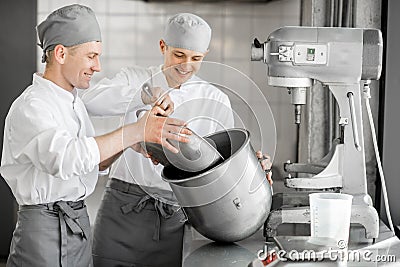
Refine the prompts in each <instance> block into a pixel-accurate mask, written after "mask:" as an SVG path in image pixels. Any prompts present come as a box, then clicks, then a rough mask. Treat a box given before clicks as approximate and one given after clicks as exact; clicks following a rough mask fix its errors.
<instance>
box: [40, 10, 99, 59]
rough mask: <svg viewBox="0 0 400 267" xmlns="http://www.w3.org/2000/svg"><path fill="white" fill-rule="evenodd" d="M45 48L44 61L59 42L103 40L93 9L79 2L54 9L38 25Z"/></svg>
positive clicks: (76, 42)
mask: <svg viewBox="0 0 400 267" xmlns="http://www.w3.org/2000/svg"><path fill="white" fill-rule="evenodd" d="M36 30H37V33H38V36H39V41H40V43H39V44H38V45H39V46H40V47H41V48H42V49H43V57H42V62H45V61H46V51H51V50H53V49H54V47H55V46H56V45H58V44H62V45H64V46H67V47H68V46H74V45H78V44H83V43H87V42H92V41H101V33H100V27H99V24H98V22H97V19H96V16H95V14H94V12H93V10H92V9H90V8H89V7H87V6H82V5H78V4H74V5H70V6H65V7H62V8H60V9H57V10H55V11H53V12H52V13H51V14H50V15H49V16H48V17H47V18H46V19H45V20H44V21H43V22H42V23H40V24H39V25H38V26H37V27H36Z"/></svg>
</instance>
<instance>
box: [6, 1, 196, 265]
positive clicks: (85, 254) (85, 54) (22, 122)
mask: <svg viewBox="0 0 400 267" xmlns="http://www.w3.org/2000/svg"><path fill="white" fill-rule="evenodd" d="M37 32H38V36H39V41H40V46H41V48H42V49H43V58H42V62H43V63H44V62H46V68H45V71H44V73H43V74H39V73H36V74H34V75H33V82H32V84H31V85H30V86H29V87H28V88H26V89H25V91H24V92H23V93H22V94H21V95H20V96H19V97H18V98H17V99H16V100H15V101H14V103H13V104H12V106H11V108H10V110H9V112H8V115H7V117H6V120H5V127H4V141H3V153H2V159H1V168H0V172H1V175H2V176H3V177H4V179H5V180H6V182H7V184H8V185H9V187H10V188H11V191H12V192H13V194H14V196H15V198H16V200H17V202H18V204H19V211H18V221H17V225H16V228H15V231H14V234H13V238H12V243H11V246H10V255H9V258H8V261H7V266H10V267H13V266H31V267H39V266H40V267H43V266H44V267H57V266H85V267H87V266H91V265H92V253H91V230H90V225H89V218H88V214H87V210H86V205H85V203H84V199H85V198H86V197H87V196H89V195H90V194H91V193H92V192H93V190H94V187H95V184H96V182H97V178H98V170H99V163H100V162H103V161H109V159H112V158H113V157H114V156H115V155H118V153H120V152H121V151H123V150H124V149H126V148H129V147H130V146H132V145H134V144H136V143H138V142H142V141H147V142H156V143H162V144H164V145H166V146H168V143H166V138H173V139H176V140H178V141H179V140H181V141H187V138H183V137H179V136H178V135H175V134H171V133H170V132H178V131H179V130H180V129H181V127H182V126H183V125H184V122H182V121H179V120H176V119H171V118H165V117H160V116H156V114H158V113H161V114H163V115H167V114H166V113H165V112H164V111H163V110H162V109H161V108H159V107H155V108H154V109H152V110H151V111H148V112H147V114H146V115H145V116H144V117H143V118H142V119H141V120H138V121H136V122H135V123H133V124H129V125H125V126H124V127H121V128H119V129H117V130H115V131H113V132H111V133H109V134H106V135H102V136H95V132H94V128H93V126H92V124H91V121H90V119H89V116H88V114H87V111H86V109H85V106H84V104H83V102H82V100H81V99H80V98H79V97H78V96H77V93H76V91H77V88H80V89H87V88H88V87H89V83H90V80H91V79H92V75H93V74H94V73H95V72H99V71H100V69H101V67H100V58H99V57H100V54H101V52H102V44H101V34H100V28H99V25H98V23H97V20H96V17H95V15H94V13H93V11H92V10H91V9H90V8H88V7H86V6H82V5H70V6H65V7H62V8H60V9H58V10H56V11H54V12H53V13H51V14H50V15H49V16H48V17H47V18H46V19H45V20H44V21H43V22H42V23H41V24H40V25H38V26H37ZM187 133H188V134H190V132H187Z"/></svg>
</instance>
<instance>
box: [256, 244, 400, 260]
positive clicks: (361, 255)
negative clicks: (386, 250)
mask: <svg viewBox="0 0 400 267" xmlns="http://www.w3.org/2000/svg"><path fill="white" fill-rule="evenodd" d="M266 252H267V253H266ZM377 252H378V251H377V250H376V251H374V250H369V249H361V250H348V249H333V248H328V249H324V250H320V251H314V250H302V251H298V250H290V251H285V250H279V249H272V250H268V247H267V245H265V247H264V249H263V250H259V251H258V252H257V257H258V259H259V260H261V261H265V260H267V259H268V258H272V257H274V258H275V257H276V258H278V259H279V260H280V261H288V260H291V261H314V262H316V261H323V260H324V259H328V260H331V261H345V262H376V263H378V262H387V263H388V262H396V260H397V259H396V255H389V254H384V255H379V254H378V253H377Z"/></svg>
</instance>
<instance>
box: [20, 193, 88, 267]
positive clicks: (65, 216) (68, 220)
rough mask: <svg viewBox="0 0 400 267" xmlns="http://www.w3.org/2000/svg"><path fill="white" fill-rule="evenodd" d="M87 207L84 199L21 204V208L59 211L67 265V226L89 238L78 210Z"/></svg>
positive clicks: (75, 232)
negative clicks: (81, 222)
mask: <svg viewBox="0 0 400 267" xmlns="http://www.w3.org/2000/svg"><path fill="white" fill-rule="evenodd" d="M84 207H86V206H85V203H84V201H83V200H80V201H77V202H73V201H56V202H52V203H44V204H37V205H21V206H19V210H30V209H45V210H51V211H54V212H57V213H58V218H59V221H60V234H61V238H60V239H61V253H60V257H61V259H60V262H61V266H67V250H68V249H67V236H68V235H67V226H68V228H69V229H70V230H71V231H72V233H73V234H74V235H81V237H82V238H85V239H88V238H89V236H90V233H88V230H85V228H83V227H82V226H81V224H80V223H79V220H78V219H79V213H78V212H77V211H76V210H79V209H82V208H84Z"/></svg>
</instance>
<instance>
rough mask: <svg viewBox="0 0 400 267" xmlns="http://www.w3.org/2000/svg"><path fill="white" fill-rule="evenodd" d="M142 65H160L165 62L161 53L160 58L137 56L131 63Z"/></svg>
mask: <svg viewBox="0 0 400 267" xmlns="http://www.w3.org/2000/svg"><path fill="white" fill-rule="evenodd" d="M132 64H133V65H135V66H141V67H150V66H159V65H161V64H163V58H162V55H161V53H160V57H159V58H136V59H135V60H134V61H133V62H131V65H132Z"/></svg>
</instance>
